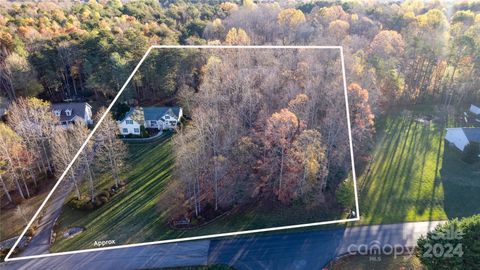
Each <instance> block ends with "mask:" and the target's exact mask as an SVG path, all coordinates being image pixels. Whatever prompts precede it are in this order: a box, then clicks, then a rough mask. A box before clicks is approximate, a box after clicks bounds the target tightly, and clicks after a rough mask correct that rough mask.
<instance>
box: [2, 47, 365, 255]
mask: <svg viewBox="0 0 480 270" xmlns="http://www.w3.org/2000/svg"><path fill="white" fill-rule="evenodd" d="M152 49H337V50H340V58H341V62H342V77H343V88H344V94H345V109H346V112H347V123H348V125H347V126H348V138H349V143H350V159H351V162H352V175H353V187H354V191H355V208H356V209H355V210H356V217H355V218H350V219H340V220H332V221H323V222H314V223H306V224H299V225H290V226H281V227H272V228H264V229H257V230H247V231H239V232H229V233H219V234H211V235H202V236H195V237H186V238H179V239H171V240H161V241H153V242H144V243H138V244H129V245H119V246H111V247H102V248H93V249H83V250H77V251H66V252H58V253H52V254H41V255H31V256H24V257H17V258H10V256H11V255H12V253H13V251H14V250H15V248H16V247H17V245H18V244H19V243H20V240H21V239H22V238H23V236H24V235H25V233H26V232H27V230H28V228H30V226H31V225H32V224H33V222H34V220H35V219H36V218H37V217H38V215H39V214H40V211H41V210H42V209H43V207H45V204H46V203H47V201H48V200H49V199H50V197H51V196H52V194H53V192H54V191H55V190H56V189H57V187H58V185H59V184H60V182H61V181H62V180H63V178H64V177H65V175H66V174H67V172H68V170H70V168H71V167H72V165H73V163H74V162H75V161H76V160H77V158H78V156H79V155H80V153H81V152H82V151H83V149H84V148H85V146H86V145H87V142H88V141H89V140H90V139H91V138H92V136H93V134H94V133H95V131H97V128H98V127H99V126H100V124H101V123H102V121H103V120H104V119H105V117H106V115H107V113H109V112H110V110H111V108H112V107H113V104H115V102H116V101H117V100H118V98H119V97H120V95H121V94H122V93H123V91H124V90H125V88H126V87H127V85H128V84H129V82H130V80H131V79H132V78H133V75H134V74H135V73H136V72H137V71H138V69H139V68H140V66H141V65H142V63H143V62H144V61H145V59H146V58H147V56H148V55H149V54H150V52H151V51H152ZM358 220H360V209H359V205H358V190H357V177H356V173H355V162H354V157H353V142H352V130H351V124H350V113H349V106H348V92H347V78H346V75H345V59H344V55H343V47H342V46H224V45H221V46H212V45H192V46H183V45H154V46H151V47H150V48H148V50H147V52H146V53H145V55H144V56H143V57H142V59H141V60H140V62H139V63H138V64H137V66H136V67H135V69H134V70H133V72H132V74H130V76H129V77H128V79H127V81H126V82H125V83H124V84H123V86H122V88H121V89H120V91H119V92H118V94H117V95H116V96H115V98H114V99H113V100H112V102H111V103H110V105H109V106H108V107H107V110H106V111H105V113H104V114H103V115H102V117H101V118H100V119H99V120H98V123H97V124H96V125H95V127H94V128H93V130H92V131H91V132H90V133H89V134H88V136H87V139H86V140H85V142H84V143H83V144H82V146H81V147H80V149H78V151H77V153H76V154H75V156H74V157H73V160H72V161H71V162H70V163H69V164H68V166H67V168H66V169H65V171H64V172H63V173H62V175H61V176H60V178H59V179H58V181H57V183H56V184H55V185H54V186H53V188H52V190H51V191H50V193H49V194H48V195H47V197H46V198H45V200H44V201H43V203H42V204H41V205H40V208H39V209H38V210H37V212H36V213H35V215H33V217H32V219H31V220H30V222H29V223H28V224H27V226H26V228H25V229H24V230H23V232H22V234H21V235H20V236H19V237H18V239H17V241H16V242H15V244H14V245H13V247H12V248H11V249H10V251H9V252H8V254H7V256H6V257H5V261H6V262H7V261H19V260H27V259H35V258H45V257H52V256H59V255H68V254H76V253H85V252H92V251H101V250H111V249H119V248H128V247H139V246H147V245H154V244H165V243H175V242H185V241H191V240H201V239H209V238H218V237H225V236H234V235H243V234H251V233H261V232H270V231H278V230H285V229H295V228H304V227H312V226H318V225H327V224H336V223H344V222H349V221H358Z"/></svg>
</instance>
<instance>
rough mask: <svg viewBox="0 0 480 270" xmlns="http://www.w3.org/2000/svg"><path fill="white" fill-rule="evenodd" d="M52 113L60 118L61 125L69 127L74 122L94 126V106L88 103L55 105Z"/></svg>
mask: <svg viewBox="0 0 480 270" xmlns="http://www.w3.org/2000/svg"><path fill="white" fill-rule="evenodd" d="M52 112H53V114H54V115H55V116H56V117H58V120H59V124H60V125H62V126H68V125H70V124H72V123H74V122H82V123H85V124H86V125H91V124H93V120H92V106H90V104H88V103H87V102H72V103H53V104H52Z"/></svg>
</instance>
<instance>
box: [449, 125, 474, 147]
mask: <svg viewBox="0 0 480 270" xmlns="http://www.w3.org/2000/svg"><path fill="white" fill-rule="evenodd" d="M445 140H446V141H447V142H448V143H449V144H450V145H451V146H455V147H456V148H457V149H458V150H460V151H463V150H464V149H465V146H467V145H468V144H469V143H472V142H474V143H480V128H447V134H446V135H445Z"/></svg>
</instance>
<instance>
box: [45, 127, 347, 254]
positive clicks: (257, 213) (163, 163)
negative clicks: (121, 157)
mask: <svg viewBox="0 0 480 270" xmlns="http://www.w3.org/2000/svg"><path fill="white" fill-rule="evenodd" d="M171 147H172V146H171V140H170V136H169V135H166V136H163V137H162V138H160V139H157V140H156V141H154V142H149V143H130V144H129V151H130V154H129V160H128V164H129V169H128V172H127V173H126V176H125V179H126V180H127V185H126V187H125V190H124V191H122V192H121V193H119V194H117V195H115V196H114V197H113V199H112V200H111V201H110V202H109V203H107V204H106V205H104V206H102V207H101V208H99V209H97V210H95V211H92V212H85V211H80V210H76V209H73V208H71V207H70V206H68V205H66V206H65V207H64V209H63V213H62V215H61V216H60V218H59V220H58V226H57V229H56V231H57V234H58V235H59V236H61V235H62V232H63V231H64V230H65V229H66V228H70V227H74V226H81V227H84V228H86V230H85V231H84V232H82V233H81V234H79V235H77V236H75V237H73V238H71V239H64V238H62V237H57V241H56V242H55V243H54V245H53V246H52V247H51V251H52V252H61V251H68V250H79V249H86V248H95V246H93V244H94V241H102V240H115V243H116V245H120V244H133V243H141V242H149V241H158V240H165V239H175V238H180V237H190V236H199V235H208V234H217V233H222V232H234V231H241V230H249V229H259V228H268V227H275V226H284V225H294V224H301V223H310V222H318V221H322V220H333V219H341V218H344V217H345V216H344V214H343V213H342V211H341V210H340V209H337V208H335V207H329V206H327V205H324V206H321V207H317V208H314V209H305V207H304V206H303V205H292V206H289V207H285V206H282V205H280V204H279V203H276V204H272V203H266V204H264V203H254V204H253V203H252V204H251V205H250V206H249V207H243V208H241V209H240V210H238V211H236V212H234V213H232V214H230V215H227V216H224V217H222V218H220V219H218V220H216V221H214V222H213V223H210V224H208V225H207V226H202V227H199V228H196V229H191V230H172V229H171V228H170V227H169V226H168V223H167V215H166V214H165V213H161V212H159V207H158V204H159V203H160V202H164V201H166V200H165V199H163V200H162V196H163V195H164V194H165V193H164V192H165V191H166V187H167V184H168V182H169V181H170V180H172V176H171V174H172V169H173V157H172V153H171V151H172V149H171ZM98 177H100V178H97V179H98V182H99V183H98V185H97V189H98V190H100V188H105V187H108V186H109V185H111V184H112V180H111V179H109V177H111V176H108V173H107V174H106V175H103V176H102V175H100V176H98ZM106 183H109V184H106ZM168 207H169V206H167V207H166V208H168ZM161 208H162V209H163V208H165V207H161Z"/></svg>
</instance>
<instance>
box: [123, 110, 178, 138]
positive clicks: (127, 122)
mask: <svg viewBox="0 0 480 270" xmlns="http://www.w3.org/2000/svg"><path fill="white" fill-rule="evenodd" d="M182 116H183V110H182V108H181V107H145V108H142V107H136V108H130V110H129V111H128V112H127V113H126V114H125V117H124V118H123V119H122V120H120V121H117V123H118V126H119V129H120V134H122V135H128V134H134V135H139V134H140V127H141V126H142V125H143V126H144V127H145V128H153V129H158V130H165V129H175V128H176V127H177V125H178V123H180V120H181V118H182Z"/></svg>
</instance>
